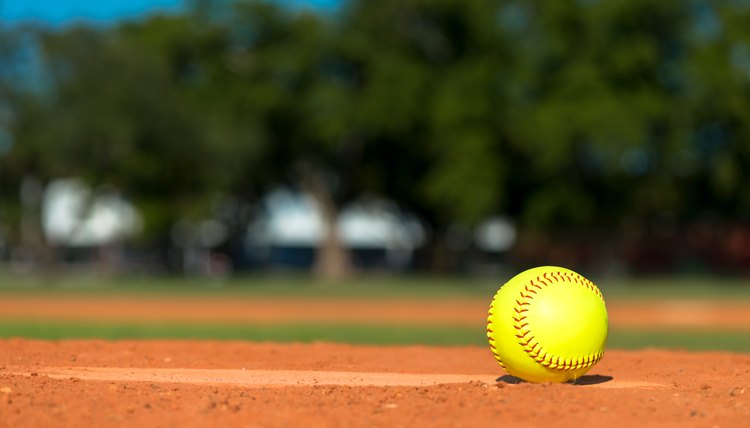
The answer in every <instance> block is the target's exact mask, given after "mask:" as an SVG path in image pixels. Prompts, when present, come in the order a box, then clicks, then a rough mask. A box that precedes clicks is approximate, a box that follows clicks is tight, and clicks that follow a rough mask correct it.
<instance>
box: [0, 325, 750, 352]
mask: <svg viewBox="0 0 750 428" xmlns="http://www.w3.org/2000/svg"><path fill="white" fill-rule="evenodd" d="M0 337H4V338H9V337H25V338H34V339H51V340H56V339H106V340H118V339H196V340H246V341H253V342H269V341H272V342H318V341H320V342H337V343H352V344H367V345H433V346H463V345H478V346H485V345H486V344H487V341H486V338H485V335H484V332H483V331H478V330H477V329H474V328H469V327H457V326H392V325H388V326H381V325H371V324H346V325H344V324H327V323H313V324H213V323H211V324H185V323H166V324H164V323H133V322H119V323H118V322H104V323H101V322H97V323H84V322H40V321H0ZM607 346H608V347H609V348H617V349H641V348H670V349H686V350H723V351H738V352H750V332H742V331H668V330H630V329H627V330H623V329H616V330H613V331H611V332H610V335H609V340H608V344H607Z"/></svg>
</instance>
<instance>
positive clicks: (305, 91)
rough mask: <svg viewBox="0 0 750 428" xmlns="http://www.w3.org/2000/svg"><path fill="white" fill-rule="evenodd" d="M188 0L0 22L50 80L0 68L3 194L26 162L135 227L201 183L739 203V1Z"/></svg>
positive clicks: (614, 213) (204, 208)
mask: <svg viewBox="0 0 750 428" xmlns="http://www.w3.org/2000/svg"><path fill="white" fill-rule="evenodd" d="M191 4H192V9H190V10H188V11H186V12H185V13H184V14H182V15H180V14H176V15H170V16H157V17H152V18H149V19H147V20H144V21H139V22H126V23H122V24H120V25H117V26H113V27H105V28H88V27H71V28H65V29H60V30H54V31H53V30H44V29H33V28H31V29H18V30H14V31H15V33H13V31H11V30H4V31H6V32H8V34H9V35H11V33H13V34H12V35H13V37H10V36H9V37H3V41H4V44H3V45H2V46H0V53H1V54H2V58H0V61H2V65H3V66H5V65H6V64H12V63H13V62H14V61H16V62H18V61H20V60H18V59H17V58H19V55H17V54H18V53H19V52H22V51H24V49H29V48H28V46H27V47H23V46H22V44H18V43H15V44H14V43H11V42H12V41H13V40H16V39H17V38H19V37H21V38H23V37H26V38H27V39H30V40H34V41H35V42H34V43H32V44H33V46H35V49H37V53H38V55H39V58H40V62H41V64H42V69H43V72H44V73H43V74H44V76H45V84H44V85H41V87H37V88H33V90H27V91H24V90H19V89H18V88H21V87H23V86H22V85H14V83H17V82H18V79H19V78H18V76H17V75H11V74H8V73H0V81H2V83H0V97H2V98H1V99H0V109H9V110H10V111H12V112H13V114H12V115H11V116H12V117H10V118H6V117H0V121H3V122H1V123H2V126H7V127H8V128H9V129H10V130H11V131H12V135H13V138H14V141H15V144H14V146H13V148H12V150H11V151H10V152H9V153H6V154H2V153H0V178H2V181H3V182H2V183H0V185H1V186H2V187H0V189H2V193H3V195H2V196H3V198H4V199H6V200H7V199H13V198H12V197H9V196H8V195H9V194H10V192H15V189H17V186H18V184H19V183H20V181H21V180H22V178H23V176H25V175H28V174H33V175H36V176H39V177H41V178H42V179H43V180H49V179H53V178H55V177H60V176H70V175H76V176H84V177H87V178H88V179H90V180H91V181H92V182H94V183H97V184H103V183H108V184H112V185H115V186H117V187H119V188H120V189H122V190H123V191H124V192H125V193H126V194H127V195H129V196H130V197H132V198H133V199H135V200H136V201H137V203H138V204H139V206H140V207H141V208H142V210H143V211H144V213H145V214H146V221H147V226H148V229H147V235H154V236H156V235H164V234H165V233H166V231H167V230H168V228H169V227H170V225H171V224H172V223H173V222H174V221H175V220H176V219H178V218H181V217H200V216H205V215H206V214H207V212H208V211H209V208H210V206H211V203H212V202H213V201H214V200H215V199H216V198H217V197H218V196H221V195H227V194H228V195H231V196H234V197H238V198H240V199H253V198H254V197H256V196H257V194H258V193H259V192H262V191H264V190H266V189H268V188H270V187H273V186H276V185H278V184H280V183H292V184H301V183H303V182H306V181H309V180H310V177H313V178H316V179H317V180H318V181H319V182H321V183H325V185H326V186H325V191H326V192H327V193H329V194H330V198H331V200H332V201H334V203H335V204H336V205H338V206H340V205H341V204H343V203H345V202H346V201H348V200H350V199H351V198H353V197H356V196H358V195H362V194H370V195H372V194H375V195H377V194H381V195H386V196H389V197H391V198H394V199H396V200H397V202H399V203H400V204H403V205H405V206H407V207H409V208H411V209H412V210H414V211H416V212H418V213H420V214H421V215H422V217H423V218H424V219H425V220H427V221H428V222H429V223H430V224H431V226H433V227H434V228H435V229H436V230H443V229H445V228H447V227H448V226H449V225H451V224H454V223H459V224H463V225H472V224H474V223H476V222H478V221H480V220H481V219H483V218H485V217H487V216H489V215H494V214H499V213H506V214H509V215H511V216H513V217H514V218H517V219H518V220H519V221H520V223H521V224H522V226H523V227H526V228H535V229H541V230H552V231H554V230H560V229H561V228H573V229H592V228H593V229H597V228H599V229H605V228H606V229H608V230H616V228H617V227H619V226H620V225H621V224H622V223H623V221H624V220H625V219H627V220H628V221H629V222H645V221H647V220H648V219H649V218H651V217H653V216H654V215H655V214H656V213H669V214H670V215H671V216H672V217H674V218H676V219H678V220H680V221H684V222H689V221H692V220H695V219H698V218H701V217H702V216H705V215H708V214H709V213H716V212H718V213H720V216H721V217H722V218H723V219H725V220H735V219H738V218H743V217H744V216H745V214H744V213H746V212H747V209H748V208H750V191H748V186H747V185H746V184H747V180H748V176H749V175H750V169H749V168H748V165H750V143H749V142H750V98H749V97H748V96H747V93H748V90H749V89H750V77H749V76H750V30H748V28H750V27H748V26H747V25H746V23H747V22H748V18H750V9H748V8H747V7H746V6H745V5H744V3H743V2H734V1H729V0H726V1H718V2H705V1H697V2H662V1H657V0H612V1H606V2H596V1H588V2H581V1H574V0H566V1H557V2H554V3H549V2H543V1H529V2H520V1H510V0H493V1H486V0H484V1H482V0H438V1H435V0H399V1H397V0H384V1H379V2H371V1H365V0H352V1H349V2H346V3H344V4H343V5H342V9H341V10H340V11H337V12H335V13H332V14H329V15H322V14H321V15H318V14H314V13H311V12H307V11H302V12H300V11H291V10H287V9H284V8H283V7H282V6H279V5H278V4H276V3H272V2H263V1H243V0H236V1H221V2H206V1H194V2H192V3H191ZM14 37H15V39H14ZM27 45H28V43H27ZM14 58H16V59H14ZM6 123H7V125H6ZM712 215H714V214H712Z"/></svg>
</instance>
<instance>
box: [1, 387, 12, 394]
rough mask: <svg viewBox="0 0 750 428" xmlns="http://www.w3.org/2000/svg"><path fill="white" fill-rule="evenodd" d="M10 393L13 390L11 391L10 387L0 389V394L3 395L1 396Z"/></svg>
mask: <svg viewBox="0 0 750 428" xmlns="http://www.w3.org/2000/svg"><path fill="white" fill-rule="evenodd" d="M11 392H13V390H12V389H10V387H9V386H4V387H2V388H0V393H3V394H10V393H11Z"/></svg>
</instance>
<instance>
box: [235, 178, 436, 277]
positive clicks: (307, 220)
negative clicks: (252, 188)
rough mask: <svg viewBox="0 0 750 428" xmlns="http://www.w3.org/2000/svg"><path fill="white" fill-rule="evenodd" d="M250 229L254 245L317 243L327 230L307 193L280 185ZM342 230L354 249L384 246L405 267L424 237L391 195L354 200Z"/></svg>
mask: <svg viewBox="0 0 750 428" xmlns="http://www.w3.org/2000/svg"><path fill="white" fill-rule="evenodd" d="M261 207H262V213H261V215H260V216H259V218H258V219H256V220H255V221H254V222H252V223H251V224H250V226H249V229H248V235H247V244H248V246H249V247H251V248H272V247H273V248H284V247H287V248H317V247H318V245H320V243H321V242H322V241H323V237H324V235H325V232H326V231H325V224H324V222H323V218H322V215H321V210H320V208H319V207H318V205H317V204H316V202H315V200H314V199H313V198H312V197H310V196H309V195H307V194H304V193H299V192H292V191H290V190H287V189H277V190H275V191H273V192H271V193H269V194H268V196H266V197H265V198H264V199H263V201H262V204H261ZM338 234H339V237H340V238H341V240H342V241H343V243H344V245H345V246H346V247H347V248H349V249H350V250H355V251H356V250H376V251H377V250H382V251H384V253H385V258H386V262H387V264H388V265H389V267H396V268H398V267H404V266H406V265H407V264H408V263H409V262H410V261H411V258H412V255H413V252H414V250H415V249H417V248H418V247H419V246H420V245H422V244H423V242H424V240H425V230H424V227H423V226H422V224H421V223H420V222H419V221H418V220H417V219H416V218H415V217H414V216H411V215H408V214H405V213H403V212H402V211H401V210H399V209H398V207H397V206H396V205H395V204H394V203H392V202H390V201H387V200H383V199H376V200H370V201H366V202H359V203H353V204H350V205H348V206H346V207H344V209H343V210H342V211H341V213H340V215H339V223H338Z"/></svg>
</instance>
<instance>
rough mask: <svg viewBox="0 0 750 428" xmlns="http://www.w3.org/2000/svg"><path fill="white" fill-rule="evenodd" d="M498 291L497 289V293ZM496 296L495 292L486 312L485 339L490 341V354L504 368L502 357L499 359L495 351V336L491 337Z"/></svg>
mask: <svg viewBox="0 0 750 428" xmlns="http://www.w3.org/2000/svg"><path fill="white" fill-rule="evenodd" d="M499 292H500V291H499V290H498V293H499ZM496 298H497V293H495V297H493V299H492V303H490V310H489V311H488V313H487V340H488V341H489V342H490V351H492V355H494V356H495V360H497V362H498V363H500V366H501V367H502V368H505V364H503V361H502V359H500V354H499V353H498V351H497V348H496V347H495V338H494V337H492V334H493V333H494V331H493V329H494V325H493V324H492V316H493V315H494V314H495V299H496Z"/></svg>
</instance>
